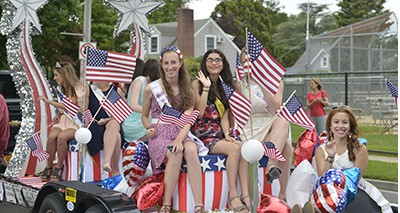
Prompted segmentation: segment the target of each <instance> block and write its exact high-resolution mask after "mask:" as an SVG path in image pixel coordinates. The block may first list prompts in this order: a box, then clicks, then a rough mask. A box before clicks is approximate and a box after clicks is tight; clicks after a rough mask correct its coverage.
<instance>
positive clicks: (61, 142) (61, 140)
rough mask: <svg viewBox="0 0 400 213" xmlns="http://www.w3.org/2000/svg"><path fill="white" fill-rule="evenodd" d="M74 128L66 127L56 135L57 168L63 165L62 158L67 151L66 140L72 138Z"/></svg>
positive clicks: (63, 158) (65, 155)
mask: <svg viewBox="0 0 400 213" xmlns="http://www.w3.org/2000/svg"><path fill="white" fill-rule="evenodd" d="M75 132H76V130H75V129H67V130H64V131H61V132H60V134H58V137H57V153H58V161H57V168H62V167H63V165H64V160H65V158H66V157H67V152H68V141H70V140H71V139H72V138H74V134H75Z"/></svg>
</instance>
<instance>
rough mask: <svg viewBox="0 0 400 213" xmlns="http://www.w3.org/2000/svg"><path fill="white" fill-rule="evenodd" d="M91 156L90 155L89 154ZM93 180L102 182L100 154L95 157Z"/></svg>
mask: <svg viewBox="0 0 400 213" xmlns="http://www.w3.org/2000/svg"><path fill="white" fill-rule="evenodd" d="M89 156H90V154H89ZM93 160H94V162H93V180H101V170H100V163H101V160H100V152H98V153H97V154H96V155H95V156H93Z"/></svg>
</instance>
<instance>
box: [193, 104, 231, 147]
mask: <svg viewBox="0 0 400 213" xmlns="http://www.w3.org/2000/svg"><path fill="white" fill-rule="evenodd" d="M191 130H192V132H193V134H194V135H196V136H197V137H198V138H199V139H200V140H202V141H203V143H204V145H205V146H206V147H207V148H208V149H209V150H210V151H211V150H212V148H213V147H214V145H215V144H216V143H217V142H218V141H220V140H221V139H223V138H224V137H225V136H224V133H223V131H222V128H221V116H220V115H219V113H218V110H217V107H216V106H215V104H214V103H207V106H206V109H205V110H204V114H203V117H202V118H200V119H199V118H197V120H196V123H195V124H194V125H193V126H192V129H191Z"/></svg>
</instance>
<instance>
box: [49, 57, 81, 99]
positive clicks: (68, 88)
mask: <svg viewBox="0 0 400 213" xmlns="http://www.w3.org/2000/svg"><path fill="white" fill-rule="evenodd" d="M60 65H61V67H60V66H55V67H54V69H53V70H56V71H57V72H58V73H60V76H61V77H62V78H63V82H64V85H60V86H61V92H62V93H64V94H65V95H66V96H67V97H70V98H72V97H76V93H75V86H76V84H77V83H78V82H79V79H78V77H77V75H76V72H75V69H74V67H73V66H72V64H70V63H68V62H60Z"/></svg>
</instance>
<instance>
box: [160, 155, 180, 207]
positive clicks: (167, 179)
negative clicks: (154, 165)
mask: <svg viewBox="0 0 400 213" xmlns="http://www.w3.org/2000/svg"><path fill="white" fill-rule="evenodd" d="M167 157H168V162H167V165H166V167H165V174H164V184H165V185H164V199H163V205H171V199H172V193H173V192H174V189H175V186H176V183H177V182H178V178H179V174H180V170H181V165H182V158H183V153H179V154H173V153H171V152H170V151H167Z"/></svg>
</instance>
